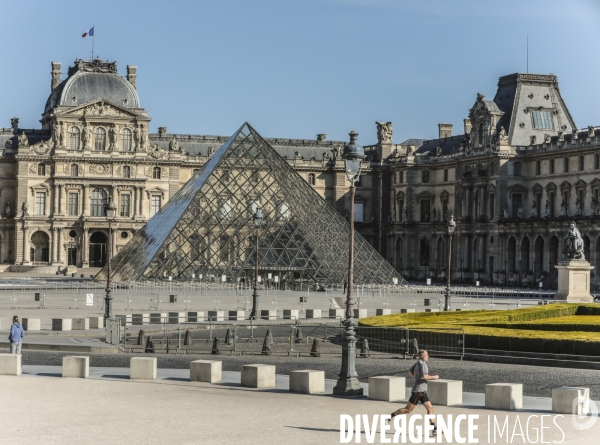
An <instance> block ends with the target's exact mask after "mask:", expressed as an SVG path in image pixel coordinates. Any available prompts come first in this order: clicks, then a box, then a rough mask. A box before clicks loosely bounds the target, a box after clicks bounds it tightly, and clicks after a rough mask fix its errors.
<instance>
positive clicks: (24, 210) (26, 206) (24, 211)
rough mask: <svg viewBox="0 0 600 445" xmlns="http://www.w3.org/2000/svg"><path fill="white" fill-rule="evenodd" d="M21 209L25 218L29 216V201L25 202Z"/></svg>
mask: <svg viewBox="0 0 600 445" xmlns="http://www.w3.org/2000/svg"><path fill="white" fill-rule="evenodd" d="M21 209H22V210H23V216H29V204H27V201H25V202H23V205H22V206H21Z"/></svg>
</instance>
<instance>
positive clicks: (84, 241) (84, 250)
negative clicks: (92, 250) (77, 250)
mask: <svg viewBox="0 0 600 445" xmlns="http://www.w3.org/2000/svg"><path fill="white" fill-rule="evenodd" d="M89 231H90V229H89V228H87V227H85V228H84V229H83V235H82V239H81V250H82V252H81V253H82V258H83V261H82V267H89V264H90V259H89V250H88V248H87V245H88V234H89Z"/></svg>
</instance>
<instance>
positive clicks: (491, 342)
mask: <svg viewBox="0 0 600 445" xmlns="http://www.w3.org/2000/svg"><path fill="white" fill-rule="evenodd" d="M359 325H360V326H371V327H391V328H404V329H406V328H409V329H411V330H415V331H429V330H431V331H436V330H439V329H440V328H443V329H453V328H454V329H460V330H464V333H465V347H466V348H474V349H497V350H506V351H523V352H546V353H555V354H577V355H594V356H600V305H594V304H567V303H564V304H551V305H544V306H537V307H532V308H525V309H514V310H508V311H501V310H496V311H494V310H479V311H455V312H417V313H407V314H393V315H382V316H377V317H369V318H364V319H362V320H360V322H359Z"/></svg>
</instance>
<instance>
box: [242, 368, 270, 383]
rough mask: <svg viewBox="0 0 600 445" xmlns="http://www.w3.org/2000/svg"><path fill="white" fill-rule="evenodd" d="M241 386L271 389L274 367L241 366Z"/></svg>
mask: <svg viewBox="0 0 600 445" xmlns="http://www.w3.org/2000/svg"><path fill="white" fill-rule="evenodd" d="M241 380H242V386H245V387H247V388H273V387H274V386H275V366H273V365H243V366H242V379H241Z"/></svg>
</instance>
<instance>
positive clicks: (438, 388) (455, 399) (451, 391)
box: [427, 379, 463, 406]
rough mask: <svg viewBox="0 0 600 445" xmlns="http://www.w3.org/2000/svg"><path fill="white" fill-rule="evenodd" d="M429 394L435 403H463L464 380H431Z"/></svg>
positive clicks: (447, 404)
mask: <svg viewBox="0 0 600 445" xmlns="http://www.w3.org/2000/svg"><path fill="white" fill-rule="evenodd" d="M427 384H428V386H427V395H428V396H429V400H431V403H433V404H434V405H441V406H454V405H462V394H463V390H462V388H463V382H462V381H461V380H446V379H438V380H429V381H428V382H427Z"/></svg>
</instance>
